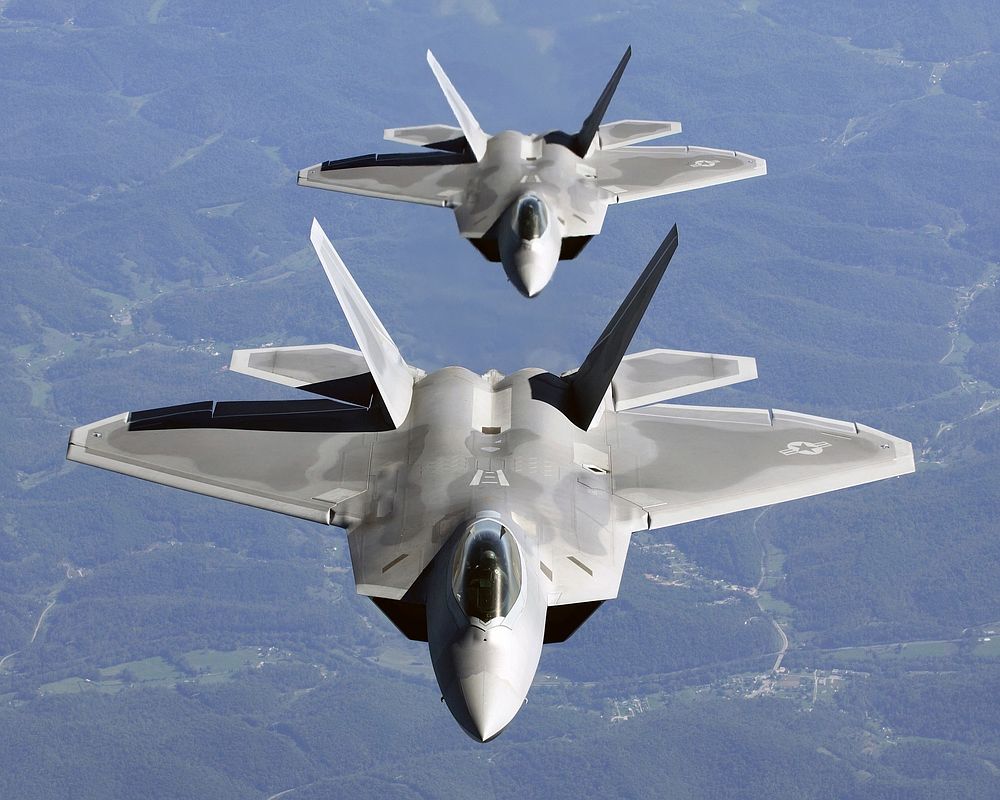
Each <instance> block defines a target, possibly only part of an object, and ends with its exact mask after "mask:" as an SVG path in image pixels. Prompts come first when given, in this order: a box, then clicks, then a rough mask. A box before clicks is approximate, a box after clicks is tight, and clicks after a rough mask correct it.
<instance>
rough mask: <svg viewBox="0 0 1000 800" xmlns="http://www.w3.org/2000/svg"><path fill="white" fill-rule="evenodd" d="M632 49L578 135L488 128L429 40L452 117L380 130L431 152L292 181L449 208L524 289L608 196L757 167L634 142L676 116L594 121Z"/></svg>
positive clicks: (594, 223)
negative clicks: (491, 130)
mask: <svg viewBox="0 0 1000 800" xmlns="http://www.w3.org/2000/svg"><path fill="white" fill-rule="evenodd" d="M631 54H632V48H631V47H630V48H629V49H628V50H626V51H625V55H624V56H623V57H622V60H621V62H620V63H619V64H618V68H617V69H616V70H615V72H614V75H612V76H611V80H610V81H609V82H608V85H607V86H606V87H605V89H604V92H603V93H602V94H601V96H600V98H599V99H598V101H597V104H596V105H595V106H594V109H593V111H591V112H590V115H589V116H588V117H587V118H586V120H584V122H583V126H582V127H581V128H580V130H579V132H578V133H574V134H570V133H565V132H564V131H550V132H549V133H545V134H530V135H526V134H523V133H518V132H517V131H503V132H501V133H498V134H496V135H495V136H490V135H489V134H487V133H485V132H484V131H483V129H482V128H480V127H479V123H478V122H477V121H476V118H475V117H474V116H473V115H472V112H471V111H470V110H469V107H468V106H467V105H466V104H465V102H464V101H463V100H462V98H461V97H460V96H459V94H458V92H457V91H456V90H455V87H454V86H453V85H452V83H451V81H450V80H448V76H447V75H445V73H444V70H443V69H441V66H440V65H439V64H438V62H437V61H436V60H435V58H434V56H433V55H432V54H431V52H430V51H429V50H428V51H427V61H428V63H429V64H430V66H431V69H432V70H433V72H434V76H435V77H436V78H437V80H438V83H439V84H440V85H441V90H442V91H443V92H444V95H445V97H446V98H447V100H448V104H449V105H450V106H451V110H452V111H453V112H454V114H455V117H456V118H457V120H458V124H459V125H460V126H461V127H459V128H455V127H452V126H450V125H423V126H417V127H409V128H389V129H387V130H386V131H385V138H386V139H388V140H389V141H393V142H401V143H404V144H411V145H418V146H422V147H426V148H429V149H430V150H431V151H433V152H427V151H424V152H410V153H391V154H383V155H376V154H371V155H365V156H357V157H354V158H343V159H340V160H337V161H324V162H323V163H321V164H314V165H313V166H311V167H307V168H306V169H304V170H302V171H301V172H299V185H300V186H312V187H315V188H317V189H332V190H333V191H337V192H349V193H352V194H361V195H369V196H371V197H385V198H388V199H390V200H406V201H408V202H411V203H426V204H429V205H435V206H444V207H446V208H451V209H454V211H455V219H456V221H457V222H458V230H459V232H460V233H461V234H462V236H464V237H465V238H466V239H468V240H469V241H471V242H472V243H473V244H474V245H475V246H476V247H477V248H478V249H479V251H480V252H481V253H482V254H483V255H484V256H486V258H487V259H489V260H490V261H500V262H502V263H503V267H504V271H505V272H506V273H507V277H508V278H509V279H510V281H511V283H513V284H514V286H515V287H517V289H518V291H520V292H521V293H522V294H524V295H526V296H527V297H532V296H533V295H536V294H538V292H540V291H541V290H542V289H544V288H545V286H546V284H548V282H549V280H550V279H551V278H552V275H553V273H554V272H555V269H556V265H557V263H558V262H559V261H560V260H563V259H570V258H575V257H576V256H577V255H578V254H579V253H580V251H581V250H582V249H583V248H584V246H585V245H586V244H587V242H589V241H590V239H591V238H592V237H593V236H594V235H595V234H598V233H600V232H601V226H602V225H603V224H604V214H605V212H606V211H607V208H608V206H609V205H610V204H612V203H627V202H630V201H632V200H642V199H644V198H647V197H657V196H659V195H663V194H671V193H673V192H684V191H687V190H688V189H699V188H701V187H703V186H714V185H715V184H719V183H727V182H729V181H737V180H741V179H743V178H750V177H753V176H754V175H763V174H764V173H765V172H766V171H767V165H766V164H765V162H764V159H762V158H756V157H755V156H748V155H746V154H744V153H737V152H734V151H732V150H715V149H712V148H708V147H634V146H632V145H635V144H636V143H637V142H645V141H648V140H650V139H659V138H662V137H664V136H671V135H673V134H675V133H680V131H681V125H680V123H679V122H650V121H645V120H634V119H625V120H620V121H618V122H609V123H607V124H603V125H602V124H601V120H602V119H603V118H604V113H605V112H606V111H607V108H608V104H609V103H610V102H611V96H612V95H613V94H614V92H615V89H616V88H617V86H618V81H619V80H620V79H621V76H622V73H623V72H624V71H625V65H626V63H628V60H629V57H630V56H631Z"/></svg>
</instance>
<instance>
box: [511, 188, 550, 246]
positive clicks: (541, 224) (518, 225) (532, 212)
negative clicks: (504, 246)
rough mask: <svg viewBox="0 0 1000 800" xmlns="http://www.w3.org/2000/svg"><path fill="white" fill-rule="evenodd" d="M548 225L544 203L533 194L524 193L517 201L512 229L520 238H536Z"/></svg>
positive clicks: (547, 215)
mask: <svg viewBox="0 0 1000 800" xmlns="http://www.w3.org/2000/svg"><path fill="white" fill-rule="evenodd" d="M548 225H549V214H548V211H546V210H545V203H543V202H542V201H541V200H540V199H539V198H537V197H535V195H533V194H526V195H525V196H524V197H522V198H521V199H520V200H519V201H518V203H517V211H516V213H515V214H514V229H515V230H516V231H517V235H518V236H519V237H520V238H521V239H525V240H530V239H538V238H539V237H540V236H541V235H542V234H543V233H545V229H546V228H547V227H548Z"/></svg>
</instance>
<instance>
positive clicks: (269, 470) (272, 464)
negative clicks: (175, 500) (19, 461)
mask: <svg viewBox="0 0 1000 800" xmlns="http://www.w3.org/2000/svg"><path fill="white" fill-rule="evenodd" d="M129 416H130V415H128V414H120V415H118V416H116V417H110V418H108V419H104V420H101V421H99V422H95V423H92V424H90V425H84V426H82V427H79V428H77V429H75V430H74V431H73V433H72V435H71V436H70V442H69V451H68V453H67V458H69V459H70V460H72V461H79V462H81V463H84V464H91V465H92V466H95V467H101V468H103V469H108V470H112V471H113V472H121V473H123V474H125V475H132V476H133V477H136V478H142V479H144V480H148V481H153V482H154V483H160V484H164V485H165V486H172V487H175V488H178V489H186V490H187V491H191V492H197V493H198V494H204V495H209V496H210V497H218V498H221V499H223V500H231V501H233V502H237V503H242V504H244V505H248V506H254V507H255V508H263V509H267V510H269V511H277V512H279V513H281V514H288V515H290V516H293V517H301V518H302V519H308V520H312V521H314V522H321V523H324V524H328V525H329V524H342V522H341V521H340V519H339V514H340V512H339V510H338V506H339V505H341V504H342V503H345V502H346V501H348V500H350V498H352V497H355V496H358V495H360V494H361V493H363V492H364V491H365V490H366V489H367V488H368V472H369V461H370V457H371V450H372V443H373V441H374V439H375V436H374V435H373V434H368V433H366V434H343V433H341V434H324V433H302V432H288V431H282V432H274V431H261V430H225V429H215V428H213V429H190V430H129Z"/></svg>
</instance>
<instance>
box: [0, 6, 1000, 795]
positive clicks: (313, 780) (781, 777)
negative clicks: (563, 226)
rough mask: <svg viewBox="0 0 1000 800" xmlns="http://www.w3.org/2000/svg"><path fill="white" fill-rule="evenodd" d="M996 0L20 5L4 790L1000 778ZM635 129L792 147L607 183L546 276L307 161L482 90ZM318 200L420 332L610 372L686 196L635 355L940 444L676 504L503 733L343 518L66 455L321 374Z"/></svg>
mask: <svg viewBox="0 0 1000 800" xmlns="http://www.w3.org/2000/svg"><path fill="white" fill-rule="evenodd" d="M996 11H997V9H996V7H995V3H991V2H987V1H986V0H964V1H963V2H946V1H945V0H940V1H937V2H936V1H935V0H920V2H917V3H906V4H903V3H898V2H894V1H893V0H885V2H880V3H867V2H865V3H862V2H847V3H833V4H832V3H825V2H819V1H818V0H797V2H793V1H792V0H744V1H743V2H735V1H730V0H708V2H698V3H674V4H659V3H639V2H624V1H623V2H617V1H616V0H605V2H602V3H594V2H589V1H588V0H582V1H581V2H576V3H551V4H544V5H541V4H534V3H526V2H513V3H501V2H499V0H498V1H497V2H494V3H490V2H489V0H479V2H477V1H476V0H440V2H436V3H431V4H427V5H426V6H424V5H423V4H420V8H419V9H418V7H417V4H405V3H393V2H388V1H386V2H382V1H381V0H369V2H353V3H348V2H328V3H324V4H315V3H307V2H301V0H292V2H288V3H284V4H274V3H264V2H257V0H250V1H249V2H247V3H244V4H241V8H240V11H239V12H237V11H236V10H235V7H231V6H230V5H229V4H223V3H212V2H209V3H206V2H192V0H143V2H134V1H133V0H121V2H118V3H100V2H92V1H91V0H79V1H78V2H71V1H70V0H0V63H2V64H3V65H4V69H3V70H2V73H0V109H2V113H0V138H2V141H3V147H2V149H0V265H2V273H0V274H2V280H0V301H2V308H3V313H2V314H0V364H2V365H3V367H4V368H5V370H6V374H7V376H8V379H7V380H6V381H4V382H3V384H2V386H0V397H2V402H3V408H4V409H5V411H6V413H5V414H3V415H2V417H0V453H2V455H0V504H2V529H0V797H2V798H7V797H11V798H14V797H16V798H46V800H48V799H50V798H57V797H72V798H82V799H89V798H95V799H96V798H100V799H101V800H108V798H135V797H144V798H201V797H204V798H218V799H222V798H260V799H261V800H266V799H267V798H271V800H277V798H278V797H282V798H285V800H307V799H311V798H330V797H352V798H357V797H373V798H374V797H378V798H392V799H394V798H400V799H401V800H402V799H404V798H405V799H406V800H410V799H411V798H438V797H441V798H445V797H456V796H477V797H510V796H517V797H523V798H545V800H554V799H556V798H564V797H565V798H574V799H576V798H580V797H592V796H601V795H603V796H608V797H629V798H633V797H634V798H640V797H655V798H663V797H670V798H687V797H692V798H695V797H711V798H733V799H734V800H735V799H736V798H740V800H747V799H750V798H768V799H769V800H783V799H784V798H788V800H793V799H794V800H800V799H801V798H829V799H830V800H833V799H835V798H836V799H837V800H841V799H844V798H847V799H854V798H857V800H861V799H862V798H865V799H868V798H874V799H875V800H882V799H884V800H902V799H903V798H906V799H907V800H909V799H910V798H916V799H917V800H923V799H925V798H926V799H927V800H930V798H949V799H950V798H977V799H979V798H988V797H1000V722H998V719H997V709H998V708H1000V289H998V279H1000V213H998V210H997V187H998V186H1000V16H998V15H997V13H996ZM628 44H631V45H632V47H633V49H634V55H633V58H632V60H631V62H630V64H629V68H628V70H627V72H626V73H625V76H624V78H623V80H622V84H621V87H620V88H619V91H618V93H617V94H616V96H615V99H614V101H613V103H612V105H611V109H610V111H609V113H608V119H609V120H610V119H620V118H640V119H641V118H647V119H669V120H680V121H681V122H682V123H683V126H684V132H683V133H682V134H680V135H679V136H677V137H674V138H672V139H670V140H668V141H667V142H666V143H667V144H691V145H704V146H711V147H726V148H733V149H736V150H740V151H743V152H747V153H753V154H754V155H759V156H761V157H764V158H766V159H767V161H768V171H769V174H768V175H767V176H766V177H763V178H756V179H753V180H750V181H745V182H741V183H736V184H731V185H727V186H720V187H716V188H711V189H705V190H701V191H699V192H695V193H689V194H680V195H674V196H672V197H666V198H661V199H659V200H654V201H648V202H645V203H637V204H631V205H627V206H624V207H621V208H612V209H611V210H610V211H609V213H608V217H607V220H606V222H605V227H604V232H603V233H602V235H601V236H600V237H598V238H596V239H595V240H594V241H593V242H592V243H591V244H590V245H589V246H588V248H587V250H586V251H585V252H584V253H583V254H582V255H581V256H580V258H579V259H577V260H575V261H571V262H565V263H563V264H562V265H561V266H560V268H559V270H558V271H557V273H556V277H555V279H554V280H553V282H552V284H551V285H550V286H549V288H548V289H547V290H546V291H545V292H544V293H543V294H542V295H540V296H539V297H538V298H535V299H533V300H531V301H527V300H525V299H524V298H522V297H520V296H519V295H518V294H517V292H516V291H514V289H513V288H511V287H510V286H508V285H507V283H506V278H505V277H504V274H503V272H502V270H501V268H500V267H499V265H497V264H490V263H488V262H486V261H485V260H483V259H482V258H481V257H480V256H479V254H478V253H477V252H476V251H475V250H474V249H473V248H472V247H471V246H470V245H469V244H468V243H466V242H464V241H462V240H461V239H460V238H459V236H458V235H457V233H456V231H455V225H454V221H453V219H452V215H451V213H450V212H447V211H443V210H441V209H435V208H430V207H417V206H412V205H405V204H397V203H389V202H384V201H376V200H370V199H367V198H362V197H350V196H346V195H336V194H333V193H327V192H316V191H306V190H303V189H300V188H298V187H296V185H295V173H296V171H297V170H298V169H299V168H301V167H304V166H307V165H309V164H313V163H316V162H318V161H321V160H324V159H329V158H339V157H344V156H349V155H354V154H358V153H365V152H375V151H379V150H381V151H383V152H384V151H387V150H392V149H400V148H399V146H397V145H391V144H389V143H385V142H383V141H382V140H381V136H382V130H383V129H384V128H386V127H395V126H403V125H419V124H429V123H434V122H442V123H449V124H450V123H451V117H450V113H449V110H448V107H447V105H446V103H445V101H444V99H443V98H442V97H441V95H440V93H439V91H438V89H437V86H436V85H435V82H434V80H433V76H432V75H431V73H430V71H429V70H428V69H427V67H426V64H425V62H424V51H425V50H426V49H427V48H428V47H430V48H431V49H433V50H434V52H435V54H436V55H437V57H438V58H439V60H440V61H441V63H442V65H443V66H444V67H445V68H446V69H447V70H448V73H449V75H450V76H451V78H452V79H453V80H454V82H455V84H456V85H457V86H458V88H459V89H460V91H461V92H462V94H463V96H464V97H465V98H466V100H467V101H468V102H469V104H470V106H472V108H473V110H474V112H475V113H476V115H477V117H478V119H479V121H480V122H481V123H482V125H483V127H484V128H485V129H486V130H488V131H490V132H496V131H499V130H502V129H506V128H513V129H518V130H524V131H546V130H549V129H553V128H564V129H567V130H574V129H575V128H576V127H578V126H579V124H580V122H581V121H582V119H583V117H584V116H585V115H586V114H587V112H588V111H589V109H590V108H591V106H592V104H593V101H594V99H595V98H596V96H597V94H598V93H599V92H600V90H601V88H602V87H603V86H604V84H605V82H606V81H607V79H608V77H609V75H610V73H611V71H612V70H613V68H614V65H615V64H616V63H617V60H618V59H619V57H620V56H621V54H622V52H623V51H624V49H625V47H626V45H628ZM313 216H315V217H316V218H317V219H318V220H319V221H320V222H321V223H322V225H323V226H324V228H325V229H326V231H327V232H328V233H329V234H330V236H331V238H332V239H333V240H334V242H335V244H336V245H337V247H338V249H339V250H340V251H341V253H342V255H343V256H344V258H345V260H346V261H347V263H348V265H349V266H350V268H351V270H352V271H353V273H354V275H355V276H356V278H357V280H358V282H359V284H360V285H361V287H362V288H363V290H364V291H365V293H366V294H367V296H368V297H369V299H370V301H371V303H372V305H373V306H374V307H375V308H376V309H377V311H378V312H379V314H380V316H381V317H382V319H383V321H384V323H385V325H386V327H387V328H388V329H389V330H390V331H391V333H392V334H393V336H394V338H395V339H396V341H397V343H398V344H399V345H400V348H401V349H402V350H403V352H404V354H405V356H406V357H407V360H408V361H410V362H411V363H413V364H414V365H416V366H419V367H421V368H424V369H427V370H431V369H436V368H438V367H442V366H445V365H449V364H461V365H464V366H468V367H469V368H471V369H474V370H477V371H480V372H484V371H486V370H487V369H489V368H491V367H495V368H497V369H499V370H501V371H504V372H506V371H512V370H515V369H518V368H520V367H524V366H538V367H543V368H545V369H549V370H554V371H559V370H565V369H569V368H572V367H575V366H576V365H577V364H578V363H579V362H580V360H581V359H582V358H583V356H584V355H585V353H586V350H587V349H588V347H589V345H590V344H591V343H592V342H593V340H594V338H595V337H596V335H597V334H598V333H599V331H600V330H601V329H602V328H603V326H604V325H605V323H606V322H607V320H608V319H609V318H610V316H611V314H612V313H613V312H614V309H615V308H617V306H618V304H619V302H620V300H621V298H622V297H623V296H624V294H625V293H626V291H627V289H628V287H629V286H630V285H631V284H632V281H633V280H634V278H635V276H636V275H637V274H638V272H639V271H640V270H641V269H642V267H643V266H644V265H645V263H646V261H647V259H648V258H649V256H650V255H651V254H652V252H653V250H654V249H655V247H656V245H657V244H658V243H659V241H660V240H661V238H662V237H663V236H664V235H665V233H666V232H667V231H668V230H669V228H670V226H671V225H672V224H673V223H674V222H675V221H676V222H677V224H678V227H679V229H680V239H681V243H680V248H679V250H678V252H677V255H676V257H675V258H674V260H673V263H672V265H671V267H670V269H669V270H668V272H667V275H666V277H665V278H664V281H663V284H662V285H661V288H660V290H659V292H658V294H657V296H656V297H655V298H654V300H653V302H652V305H651V306H650V311H649V313H648V315H647V317H646V319H645V321H644V322H643V324H642V326H641V327H640V329H639V332H638V334H637V336H636V339H635V341H634V344H633V349H634V350H641V349H645V348H648V347H654V346H662V347H671V348H678V349H688V350H702V351H710V352H719V353H734V354H745V355H752V356H756V357H757V364H758V371H759V374H760V378H759V380H757V381H755V382H751V383H746V384H741V385H739V386H738V387H735V388H730V389H725V390H719V391H716V392H713V393H710V394H705V395H698V396H695V397H694V398H692V399H691V400H690V401H689V402H692V403H704V404H718V405H733V406H747V407H758V406H761V407H763V406H768V407H776V408H786V409H793V410H799V411H804V412H808V413H816V414H822V415H823V416H829V417H836V418H842V419H851V420H857V421H859V422H862V423H865V424H868V425H872V426H874V427H877V428H881V429H884V430H886V431H889V432H892V433H894V434H896V435H899V436H903V437H906V438H908V439H910V440H911V441H912V442H913V443H914V450H915V453H916V454H917V456H918V465H917V473H916V474H915V475H912V476H908V477H904V478H901V479H897V480H892V481H887V482H882V483H878V484H874V485H870V486H867V487H861V488H857V489H851V490H847V491H843V492H838V493H835V494H832V495H829V496H825V497H819V498H813V499H809V500H803V501H798V502H795V503H791V504H786V505H783V506H777V507H773V508H771V509H766V510H764V511H759V510H758V511H753V512H745V513H742V514H738V515H733V516H729V517H724V518H721V519H717V520H714V521H709V522H704V523H696V524H689V525H686V526H681V527H677V528H671V529H667V530H663V531H654V532H650V533H648V534H641V535H637V536H636V537H634V539H633V545H632V547H631V552H630V555H629V561H628V564H627V567H626V571H625V577H624V579H623V581H622V587H621V593H620V597H619V599H618V600H617V601H615V602H611V603H606V604H605V605H604V606H603V607H602V608H601V609H600V610H599V611H598V612H597V613H596V614H595V616H594V617H593V618H592V619H591V621H590V622H588V623H587V625H585V626H584V627H583V628H582V629H581V630H580V632H579V633H578V634H577V635H576V636H574V637H573V638H572V639H571V640H570V641H569V642H567V643H566V644H564V645H557V646H548V647H547V648H546V649H545V651H544V653H543V656H542V663H541V666H540V669H539V673H538V678H537V681H536V685H535V687H534V688H533V690H532V692H531V694H530V695H529V702H528V705H527V707H526V708H525V709H524V710H523V711H522V712H521V713H520V714H519V715H518V717H517V718H516V720H515V722H514V723H513V724H512V725H511V726H510V727H509V729H508V730H507V731H505V732H504V734H503V735H502V736H500V737H499V738H498V739H497V740H496V741H494V742H492V743H490V744H487V745H479V744H474V743H473V742H472V741H471V740H469V739H468V738H467V737H466V736H465V735H464V734H463V733H462V732H461V730H460V729H459V727H458V726H456V725H455V723H454V721H453V719H452V717H451V715H450V714H449V713H448V710H447V708H446V707H445V706H444V705H443V704H441V703H440V702H439V691H438V688H437V685H436V683H435V682H434V678H433V674H432V672H431V669H430V664H429V657H428V654H427V649H426V646H425V645H421V644H415V643H411V642H408V641H406V640H405V639H404V638H403V637H402V636H401V635H400V634H399V633H398V632H397V631H396V630H395V629H394V628H393V627H392V625H391V624H390V623H389V622H388V621H387V620H385V619H384V618H383V617H382V615H381V614H380V613H379V612H378V610H377V609H376V608H375V607H374V606H373V605H372V603H371V602H370V601H369V600H368V599H367V598H364V597H359V596H358V595H357V594H356V593H355V589H354V581H353V577H352V574H351V570H350V562H349V556H348V553H347V547H346V540H345V537H344V536H343V533H342V532H341V531H339V530H338V529H335V528H324V527H321V526H318V525H310V524H309V523H306V522H300V521H294V520H290V519H287V518H284V517H281V516H278V515H274V514H268V513H265V512H260V511H253V510H250V509H246V508H242V507H238V506H234V505H231V504H226V503H222V502H219V501H214V500H209V499H206V498H202V497H196V496H193V495H188V494H185V493H183V492H177V491H173V490H169V489H166V488H162V487H158V486H153V485H150V484H146V483H143V482H141V481H136V480H133V479H130V478H125V477H122V476H117V475H112V474H110V473H105V472H101V471H99V470H94V469H90V468H86V467H79V466H75V465H71V464H69V463H68V462H66V461H65V460H64V455H65V449H66V441H67V437H68V435H69V431H70V429H71V428H72V427H74V426H76V425H78V424H81V423H84V422H90V421H93V420H96V419H99V418H103V417H106V416H110V415H111V414H115V413H119V412H121V411H125V410H129V409H137V408H144V407H150V406H161V405H165V404H168V403H182V402H189V401H196V400H208V399H218V400H228V399H251V398H273V397H289V396H293V395H291V394H289V393H290V392H291V391H292V390H287V391H283V390H281V389H280V387H275V386H273V385H269V384H266V383H264V382H260V381H254V380H252V379H251V378H248V377H245V376H241V375H235V374H233V375H230V374H228V371H227V369H226V367H227V365H228V363H229V355H230V353H231V351H232V350H233V349H234V348H238V347H254V346H261V345H265V344H273V345H291V344H300V343H321V342H335V343H339V344H345V345H352V344H353V343H352V341H351V335H350V331H349V329H348V328H347V325H346V322H345V321H344V319H343V317H342V315H341V313H340V310H339V308H338V307H337V304H336V301H335V298H334V297H333V294H332V292H331V291H330V290H329V287H328V285H327V283H326V279H325V277H324V275H323V272H322V270H321V268H320V267H319V265H318V263H317V262H316V259H315V256H314V255H313V253H312V250H311V248H310V247H309V243H308V236H307V234H308V230H309V224H310V221H311V219H312V217H313Z"/></svg>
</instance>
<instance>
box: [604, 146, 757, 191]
mask: <svg viewBox="0 0 1000 800" xmlns="http://www.w3.org/2000/svg"><path fill="white" fill-rule="evenodd" d="M588 163H590V164H592V165H593V166H594V167H595V169H596V170H597V181H596V182H597V185H598V186H600V187H602V188H603V189H605V190H606V191H608V192H609V193H611V194H613V195H614V196H615V197H616V198H617V202H619V203H627V202H630V201H632V200H642V199H645V198H647V197H658V196H659V195H663V194H673V193H675V192H686V191H688V190H690V189H700V188H702V187H705V186H715V185H717V184H720V183H729V182H730V181H739V180H743V179H744V178H752V177H754V176H756V175H764V174H765V173H766V172H767V163H766V162H765V161H764V159H762V158H757V157H756V156H749V155H746V154H745V153H737V152H735V151H733V150H715V149H712V148H708V147H621V148H618V149H615V150H610V151H608V150H602V151H598V152H596V153H594V154H593V155H592V156H591V157H590V158H589V159H588Z"/></svg>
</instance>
